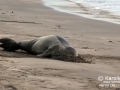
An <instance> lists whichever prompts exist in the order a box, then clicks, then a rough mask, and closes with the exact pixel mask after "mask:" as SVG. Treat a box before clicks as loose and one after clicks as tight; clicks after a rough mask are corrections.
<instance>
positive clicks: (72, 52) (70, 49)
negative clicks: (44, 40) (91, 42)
mask: <svg viewBox="0 0 120 90" xmlns="http://www.w3.org/2000/svg"><path fill="white" fill-rule="evenodd" d="M64 52H65V53H66V55H71V56H77V52H76V50H75V49H74V48H73V47H66V49H65V50H64Z"/></svg>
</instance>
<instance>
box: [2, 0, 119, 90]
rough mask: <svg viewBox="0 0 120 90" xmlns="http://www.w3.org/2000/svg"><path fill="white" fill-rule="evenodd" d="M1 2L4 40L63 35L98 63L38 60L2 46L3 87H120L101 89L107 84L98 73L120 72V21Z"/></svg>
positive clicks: (21, 0)
mask: <svg viewBox="0 0 120 90" xmlns="http://www.w3.org/2000/svg"><path fill="white" fill-rule="evenodd" d="M0 2H1V3H0V27H1V28H0V33H1V34H0V38H2V37H9V38H12V39H14V40H16V41H18V42H19V41H21V40H30V39H35V38H38V37H41V36H44V35H50V34H51V35H52V34H53V35H60V36H63V37H65V38H66V39H67V40H68V41H69V42H70V43H71V44H72V45H73V47H74V48H75V49H76V50H77V52H78V54H83V55H86V56H85V58H86V59H88V60H91V59H92V60H94V62H95V63H94V64H88V63H73V62H65V61H59V60H52V59H43V58H36V56H33V55H29V54H27V53H26V52H22V51H18V52H17V51H16V52H6V51H2V49H1V48H0V88H1V89H2V90H34V89H35V90H87V89H89V90H106V89H109V90H117V89H116V88H119V87H114V88H112V87H108V88H106V87H99V84H100V83H102V82H100V81H99V80H98V77H99V76H112V77H116V76H118V75H120V73H119V70H120V65H119V63H120V58H119V57H118V58H117V57H115V56H120V53H119V52H120V49H119V46H120V40H119V38H120V30H119V29H120V25H117V24H111V23H107V22H103V21H96V20H90V19H86V18H82V17H78V16H75V15H70V14H66V13H61V12H58V11H55V10H53V9H51V8H48V7H45V6H44V5H43V3H42V1H39V0H34V1H33V0H17V1H16V0H0ZM58 25H60V26H61V27H60V28H59V27H58ZM92 55H93V56H94V57H93V56H92ZM101 55H102V57H101ZM104 56H105V57H104ZM107 56H110V57H107ZM73 83H74V84H73Z"/></svg>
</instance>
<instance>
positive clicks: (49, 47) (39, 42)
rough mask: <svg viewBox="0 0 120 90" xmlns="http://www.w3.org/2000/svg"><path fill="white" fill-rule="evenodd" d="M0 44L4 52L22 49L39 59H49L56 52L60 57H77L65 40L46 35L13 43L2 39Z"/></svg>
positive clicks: (10, 40) (8, 39)
mask: <svg viewBox="0 0 120 90" xmlns="http://www.w3.org/2000/svg"><path fill="white" fill-rule="evenodd" d="M0 42H1V43H2V44H1V45H0V47H2V48H4V50H7V51H15V50H17V49H22V50H24V51H27V52H28V53H31V54H34V55H37V56H39V57H50V58H51V57H52V56H54V55H55V54H56V52H59V55H61V56H62V55H65V54H71V55H73V56H76V55H77V53H76V50H75V49H74V48H73V46H72V45H71V44H70V43H69V42H68V41H67V40H66V39H65V38H63V37H61V36H56V35H48V36H43V37H40V38H37V39H34V40H25V41H21V42H15V41H14V40H12V39H10V38H2V39H0Z"/></svg>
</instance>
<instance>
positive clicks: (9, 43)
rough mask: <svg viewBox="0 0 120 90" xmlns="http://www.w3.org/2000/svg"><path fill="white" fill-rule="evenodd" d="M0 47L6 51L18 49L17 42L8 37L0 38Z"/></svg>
mask: <svg viewBox="0 0 120 90" xmlns="http://www.w3.org/2000/svg"><path fill="white" fill-rule="evenodd" d="M0 47H2V48H4V50H6V51H15V50H17V49H19V44H18V43H17V42H16V41H14V40H12V39H10V38H1V39H0Z"/></svg>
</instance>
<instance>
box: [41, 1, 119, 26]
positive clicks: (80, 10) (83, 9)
mask: <svg viewBox="0 0 120 90" xmlns="http://www.w3.org/2000/svg"><path fill="white" fill-rule="evenodd" d="M62 2H63V3H68V5H67V4H66V5H60V4H58V3H57V4H56V3H55V4H51V3H49V1H45V0H43V3H44V5H45V6H46V7H49V8H52V9H53V10H56V11H59V12H62V13H68V14H71V15H76V16H80V17H83V18H87V19H91V20H98V21H104V22H109V23H112V24H118V25H120V22H119V19H120V18H119V15H116V14H112V12H110V11H106V10H102V9H98V11H99V14H98V15H95V14H94V13H92V12H90V11H89V8H88V7H87V6H85V5H83V4H82V3H77V2H74V1H69V0H68V1H67V0H66V1H62ZM53 3H54V2H53ZM69 4H70V5H69ZM70 6H71V7H70ZM72 7H73V8H72ZM72 9H73V10H72ZM90 10H93V12H94V9H92V8H91V9H90ZM74 11H75V12H74ZM96 11H97V10H96ZM96 13H98V12H96ZM104 13H106V14H104Z"/></svg>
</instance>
